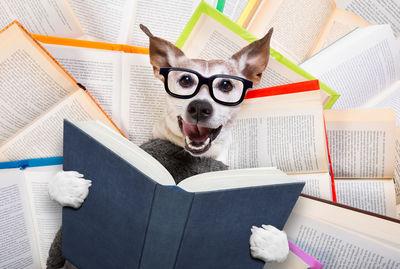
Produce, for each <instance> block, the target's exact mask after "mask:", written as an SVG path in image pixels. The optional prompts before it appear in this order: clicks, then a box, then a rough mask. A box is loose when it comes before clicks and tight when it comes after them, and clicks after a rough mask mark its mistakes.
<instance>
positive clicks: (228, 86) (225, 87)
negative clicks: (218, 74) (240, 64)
mask: <svg viewBox="0 0 400 269" xmlns="http://www.w3.org/2000/svg"><path fill="white" fill-rule="evenodd" d="M218 89H220V90H221V91H223V92H230V91H231V90H232V89H233V85H232V83H231V82H230V81H229V80H223V81H221V82H220V83H219V85H218Z"/></svg>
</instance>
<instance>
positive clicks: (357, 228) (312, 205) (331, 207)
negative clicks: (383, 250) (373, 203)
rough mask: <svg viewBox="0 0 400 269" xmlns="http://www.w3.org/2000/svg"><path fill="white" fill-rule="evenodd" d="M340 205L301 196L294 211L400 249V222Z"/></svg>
mask: <svg viewBox="0 0 400 269" xmlns="http://www.w3.org/2000/svg"><path fill="white" fill-rule="evenodd" d="M339 205H340V204H338V203H333V204H328V203H326V202H321V201H316V200H313V199H310V198H307V197H299V199H298V200H297V203H296V205H295V207H294V209H293V211H292V212H293V213H296V214H299V215H303V216H308V217H310V218H312V219H320V220H322V221H325V222H327V223H332V224H334V225H336V226H339V227H341V228H343V229H345V230H349V231H351V232H354V233H357V234H362V235H364V236H367V237H370V238H373V239H374V240H377V241H379V242H382V243H384V244H387V245H390V246H392V247H395V248H397V249H399V250H400V242H399V241H398V240H397V238H400V229H399V225H400V223H399V222H395V221H394V219H393V220H387V219H384V218H383V217H384V216H379V215H369V214H366V213H363V212H358V211H355V210H352V209H348V208H343V207H342V206H339ZM371 214H373V213H371ZM377 227H379V229H377Z"/></svg>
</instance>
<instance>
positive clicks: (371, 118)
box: [324, 109, 395, 179]
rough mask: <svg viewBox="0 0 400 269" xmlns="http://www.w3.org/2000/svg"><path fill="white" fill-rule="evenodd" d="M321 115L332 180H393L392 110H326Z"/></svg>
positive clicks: (393, 136) (393, 132) (393, 118)
mask: <svg viewBox="0 0 400 269" xmlns="http://www.w3.org/2000/svg"><path fill="white" fill-rule="evenodd" d="M324 116H325V121H326V129H327V134H328V141H329V151H330V155H331V160H332V166H333V174H334V175H335V178H336V179H338V178H387V179H391V178H392V177H393V164H394V140H395V115H394V111H393V110H391V109H373V110H329V111H328V110H326V111H324Z"/></svg>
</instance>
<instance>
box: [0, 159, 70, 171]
mask: <svg viewBox="0 0 400 269" xmlns="http://www.w3.org/2000/svg"><path fill="white" fill-rule="evenodd" d="M62 161H63V158H62V157H50V158H38V159H25V160H19V161H12V162H2V163H0V169H10V168H20V169H21V170H23V169H25V168H27V167H39V166H48V165H59V164H62Z"/></svg>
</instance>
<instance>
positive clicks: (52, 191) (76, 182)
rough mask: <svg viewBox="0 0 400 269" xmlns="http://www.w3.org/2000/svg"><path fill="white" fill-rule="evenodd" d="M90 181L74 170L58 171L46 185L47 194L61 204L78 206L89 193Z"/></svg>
mask: <svg viewBox="0 0 400 269" xmlns="http://www.w3.org/2000/svg"><path fill="white" fill-rule="evenodd" d="M91 185H92V181H90V180H87V179H84V178H83V175H82V174H80V173H78V172H75V171H60V172H58V173H57V174H56V176H55V177H54V178H53V180H50V182H49V185H48V191H49V196H50V198H51V199H52V200H54V201H56V202H58V203H59V204H60V205H62V206H70V207H73V208H79V207H80V206H81V205H82V203H83V201H84V200H85V199H86V197H87V195H88V193H89V187H90V186H91Z"/></svg>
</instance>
